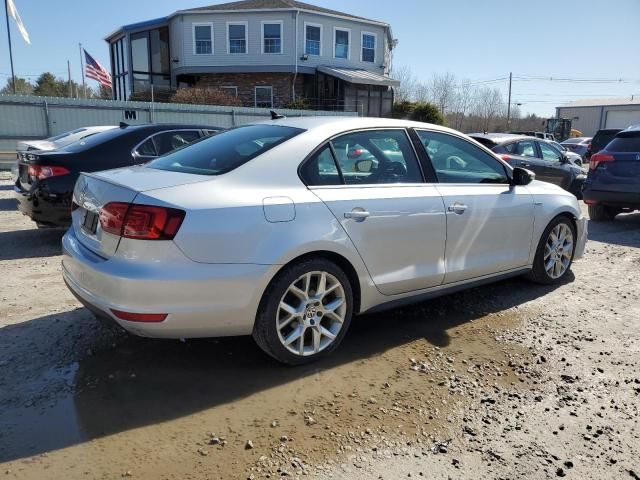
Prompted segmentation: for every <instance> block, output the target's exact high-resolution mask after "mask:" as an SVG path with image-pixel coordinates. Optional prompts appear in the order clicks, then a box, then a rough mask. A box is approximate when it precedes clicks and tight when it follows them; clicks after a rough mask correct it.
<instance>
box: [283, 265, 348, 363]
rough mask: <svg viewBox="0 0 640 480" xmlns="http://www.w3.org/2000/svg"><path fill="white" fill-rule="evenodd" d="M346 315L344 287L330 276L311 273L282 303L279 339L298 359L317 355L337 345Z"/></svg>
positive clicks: (297, 280)
mask: <svg viewBox="0 0 640 480" xmlns="http://www.w3.org/2000/svg"><path fill="white" fill-rule="evenodd" d="M346 314H347V301H346V296H345V291H344V287H343V285H342V283H340V281H339V280H338V279H337V278H336V277H335V276H333V275H332V274H330V273H329V272H325V271H313V272H307V273H305V274H304V275H301V276H300V277H298V279H296V280H295V281H294V282H293V283H291V285H289V288H288V289H287V290H286V292H285V294H284V295H283V296H282V298H281V299H280V303H279V305H278V309H277V313H276V319H275V320H276V330H277V332H278V338H279V339H280V342H281V343H282V345H283V346H284V347H285V348H286V349H287V350H289V351H290V352H291V353H293V354H295V355H300V356H309V355H315V354H317V353H318V352H321V351H322V350H324V349H325V348H327V347H328V346H329V345H331V344H332V343H333V341H334V340H335V339H336V337H337V336H338V334H339V333H340V330H341V329H342V326H343V324H344V321H345V316H346Z"/></svg>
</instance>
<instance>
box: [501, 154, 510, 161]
mask: <svg viewBox="0 0 640 480" xmlns="http://www.w3.org/2000/svg"><path fill="white" fill-rule="evenodd" d="M500 158H501V159H502V160H504V161H505V162H508V161H509V160H511V157H510V156H509V155H506V154H505V155H500Z"/></svg>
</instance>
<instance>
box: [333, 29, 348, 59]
mask: <svg viewBox="0 0 640 480" xmlns="http://www.w3.org/2000/svg"><path fill="white" fill-rule="evenodd" d="M333 39H334V42H333V43H334V48H333V56H334V57H335V58H349V43H350V39H351V30H348V29H341V28H335V29H334V30H333Z"/></svg>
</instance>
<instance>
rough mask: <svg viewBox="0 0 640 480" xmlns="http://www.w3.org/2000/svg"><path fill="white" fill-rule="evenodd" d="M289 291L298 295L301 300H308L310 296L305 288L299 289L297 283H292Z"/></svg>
mask: <svg viewBox="0 0 640 480" xmlns="http://www.w3.org/2000/svg"><path fill="white" fill-rule="evenodd" d="M289 291H290V292H291V293H293V294H294V295H295V296H296V297H298V298H299V299H300V300H303V301H306V300H307V299H308V298H309V295H307V293H306V292H305V291H304V290H301V289H299V288H298V287H296V286H295V285H291V286H290V287H289Z"/></svg>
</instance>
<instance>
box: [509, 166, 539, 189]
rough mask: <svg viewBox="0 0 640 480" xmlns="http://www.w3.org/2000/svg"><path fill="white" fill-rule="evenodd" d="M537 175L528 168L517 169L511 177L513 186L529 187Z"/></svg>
mask: <svg viewBox="0 0 640 480" xmlns="http://www.w3.org/2000/svg"><path fill="white" fill-rule="evenodd" d="M535 178H536V174H535V173H533V172H532V171H531V170H527V169H526V168H520V167H515V168H514V169H513V173H512V176H511V185H529V184H530V183H531V182H533V180H534V179H535Z"/></svg>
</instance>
